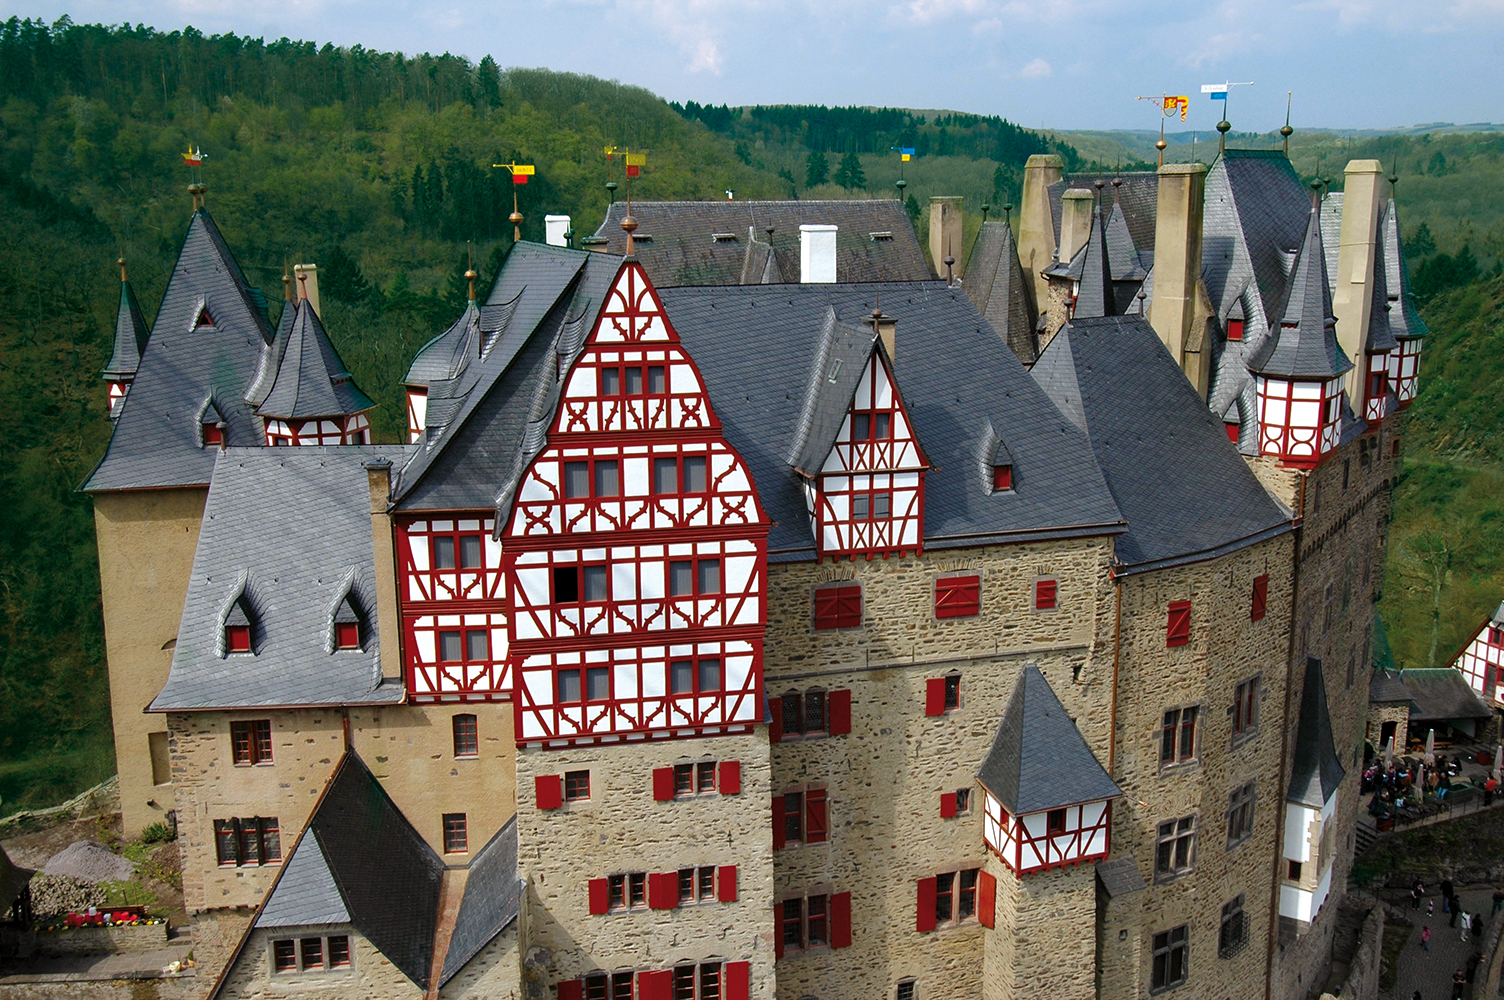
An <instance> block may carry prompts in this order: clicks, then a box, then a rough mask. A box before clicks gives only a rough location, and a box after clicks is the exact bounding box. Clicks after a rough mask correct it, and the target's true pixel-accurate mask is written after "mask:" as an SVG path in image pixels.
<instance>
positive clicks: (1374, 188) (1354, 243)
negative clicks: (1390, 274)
mask: <svg viewBox="0 0 1504 1000" xmlns="http://www.w3.org/2000/svg"><path fill="white" fill-rule="evenodd" d="M1383 175H1384V167H1383V164H1381V163H1379V161H1378V160H1352V161H1350V162H1349V163H1348V165H1347V170H1346V181H1345V183H1344V186H1343V191H1344V193H1343V196H1342V237H1341V239H1342V242H1341V243H1339V244H1338V246H1337V273H1336V274H1331V275H1328V276H1327V278H1328V279H1329V280H1330V281H1331V284H1332V313H1333V314H1334V315H1335V316H1336V317H1337V343H1338V344H1340V345H1341V347H1342V353H1344V354H1346V355H1347V360H1349V361H1351V362H1352V363H1353V370H1352V371H1350V372H1348V373H1347V379H1346V386H1347V398H1348V401H1349V402H1351V403H1352V405H1353V408H1354V409H1355V410H1356V409H1359V408H1361V406H1362V404H1363V379H1364V376H1365V375H1366V374H1367V372H1368V365H1367V363H1366V362H1365V358H1364V352H1365V348H1366V347H1367V340H1368V323H1369V320H1370V319H1371V318H1372V313H1373V270H1374V266H1375V263H1376V262H1375V260H1374V254H1375V252H1376V249H1377V246H1378V235H1379V209H1380V207H1381V198H1380V196H1381V193H1382V190H1383V184H1382V181H1383ZM1379 266H1382V265H1379Z"/></svg>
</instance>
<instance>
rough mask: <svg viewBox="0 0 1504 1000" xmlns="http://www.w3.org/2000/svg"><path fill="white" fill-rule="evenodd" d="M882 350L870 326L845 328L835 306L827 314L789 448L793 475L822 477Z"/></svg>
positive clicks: (858, 324)
mask: <svg viewBox="0 0 1504 1000" xmlns="http://www.w3.org/2000/svg"><path fill="white" fill-rule="evenodd" d="M878 350H879V348H878V341H877V335H876V333H874V332H873V329H872V327H870V326H863V325H861V324H860V323H842V322H840V321H839V320H837V319H836V311H835V309H834V308H833V307H828V308H827V309H826V310H825V319H824V322H822V323H821V324H820V332H819V334H818V335H817V336H816V340H815V356H814V364H812V365H811V366H810V371H809V376H808V379H807V381H806V384H805V388H804V394H803V405H802V407H801V408H800V412H799V423H798V425H797V427H796V429H795V432H794V440H793V445H792V447H791V448H790V449H789V456H788V463H789V465H791V466H792V467H793V468H794V469H795V470H797V471H798V472H800V473H802V474H803V475H805V476H816V475H819V473H820V467H821V466H822V465H824V464H825V459H826V456H828V455H829V454H830V449H831V448H833V447H834V446H835V440H836V435H838V434H839V433H840V431H841V425H842V423H843V422H844V421H845V419H846V414H847V412H848V411H849V410H850V409H851V401H852V399H853V398H854V397H855V396H856V387H857V383H858V382H860V381H861V378H862V372H863V371H865V370H866V368H867V362H868V361H870V360H871V359H872V357H873V355H874V354H876V353H877V351H878Z"/></svg>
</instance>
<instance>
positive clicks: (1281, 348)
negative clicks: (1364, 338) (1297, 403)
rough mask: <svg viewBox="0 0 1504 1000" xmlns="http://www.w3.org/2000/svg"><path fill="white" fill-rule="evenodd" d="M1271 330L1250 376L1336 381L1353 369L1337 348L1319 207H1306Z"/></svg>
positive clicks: (1252, 358) (1256, 354) (1316, 203)
mask: <svg viewBox="0 0 1504 1000" xmlns="http://www.w3.org/2000/svg"><path fill="white" fill-rule="evenodd" d="M1278 315H1279V316H1280V317H1281V318H1280V321H1279V323H1278V324H1277V325H1276V326H1275V327H1274V328H1273V329H1272V330H1270V332H1269V334H1268V336H1267V337H1265V338H1264V340H1263V341H1262V343H1260V344H1259V346H1258V347H1257V348H1255V349H1254V351H1253V353H1252V355H1251V356H1250V357H1249V359H1248V368H1249V370H1250V371H1253V372H1258V373H1260V374H1265V375H1277V376H1284V377H1287V378H1320V379H1329V378H1335V377H1336V376H1338V375H1341V374H1343V373H1345V372H1347V371H1350V370H1351V369H1352V366H1353V363H1352V361H1350V360H1349V359H1348V357H1347V355H1345V354H1343V353H1342V348H1341V346H1340V345H1338V343H1337V320H1336V318H1335V317H1334V316H1333V314H1332V290H1331V286H1330V285H1329V284H1328V283H1327V277H1326V254H1325V250H1324V249H1323V241H1322V239H1321V203H1320V202H1319V201H1317V200H1316V199H1314V198H1313V199H1312V201H1311V209H1310V214H1309V216H1308V222H1307V224H1306V235H1305V240H1304V242H1303V244H1302V246H1301V250H1300V255H1299V256H1298V257H1297V258H1296V261H1295V271H1294V273H1293V274H1292V275H1291V278H1290V282H1289V286H1288V295H1287V297H1286V299H1285V303H1284V306H1283V308H1282V309H1281V310H1280V311H1279V313H1278Z"/></svg>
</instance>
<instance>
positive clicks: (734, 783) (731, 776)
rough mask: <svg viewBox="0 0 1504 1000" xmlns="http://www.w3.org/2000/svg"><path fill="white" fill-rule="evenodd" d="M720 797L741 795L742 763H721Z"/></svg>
mask: <svg viewBox="0 0 1504 1000" xmlns="http://www.w3.org/2000/svg"><path fill="white" fill-rule="evenodd" d="M719 778H720V781H719V782H718V784H719V785H720V786H721V794H722V795H740V794H741V793H742V762H741V761H739V760H723V761H721V773H720V775H719Z"/></svg>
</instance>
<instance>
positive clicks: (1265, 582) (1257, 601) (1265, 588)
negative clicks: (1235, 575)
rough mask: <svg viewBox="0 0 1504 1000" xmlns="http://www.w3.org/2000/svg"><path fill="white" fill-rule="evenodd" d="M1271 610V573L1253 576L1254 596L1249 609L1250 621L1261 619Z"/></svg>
mask: <svg viewBox="0 0 1504 1000" xmlns="http://www.w3.org/2000/svg"><path fill="white" fill-rule="evenodd" d="M1268 610H1269V574H1268V573H1265V574H1263V575H1262V576H1256V577H1254V578H1253V598H1252V603H1251V604H1250V606H1249V609H1248V619H1249V620H1250V621H1260V620H1262V619H1263V617H1264V615H1265V614H1267V613H1268Z"/></svg>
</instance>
